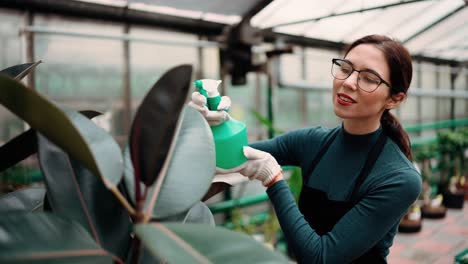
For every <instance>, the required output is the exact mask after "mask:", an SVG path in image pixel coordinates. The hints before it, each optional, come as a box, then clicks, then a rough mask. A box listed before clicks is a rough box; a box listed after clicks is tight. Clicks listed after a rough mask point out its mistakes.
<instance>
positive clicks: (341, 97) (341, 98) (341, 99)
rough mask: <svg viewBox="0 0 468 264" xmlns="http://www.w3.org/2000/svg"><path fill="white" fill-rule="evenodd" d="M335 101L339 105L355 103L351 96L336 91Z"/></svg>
mask: <svg viewBox="0 0 468 264" xmlns="http://www.w3.org/2000/svg"><path fill="white" fill-rule="evenodd" d="M336 101H337V102H338V103H339V104H341V105H352V104H354V103H356V101H355V100H354V99H353V98H351V97H350V96H348V95H346V94H343V93H338V94H337V95H336Z"/></svg>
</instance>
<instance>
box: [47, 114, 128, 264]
mask: <svg viewBox="0 0 468 264" xmlns="http://www.w3.org/2000/svg"><path fill="white" fill-rule="evenodd" d="M75 125H76V126H78V127H79V126H80V125H81V122H77V123H75ZM38 143H39V144H38V145H39V162H40V165H41V169H42V171H43V174H44V181H45V184H46V186H47V198H48V201H49V205H50V208H51V210H52V211H53V212H54V213H56V214H58V215H61V216H63V217H66V218H68V219H71V220H73V221H76V222H77V223H79V224H81V225H82V226H83V227H84V228H85V229H86V230H87V231H88V232H89V233H90V234H91V235H92V236H93V237H94V239H95V240H96V241H97V242H98V244H99V245H101V246H102V247H103V248H105V249H106V250H108V251H110V252H112V253H114V254H115V255H118V256H120V257H121V258H125V257H126V255H127V252H128V248H129V243H130V232H131V226H130V216H129V215H128V213H127V211H126V210H125V208H123V206H122V205H121V203H120V202H119V201H118V200H117V198H116V197H115V196H114V195H113V194H112V193H111V192H110V191H109V190H108V189H107V188H106V187H105V186H104V184H103V183H102V181H101V179H99V177H96V176H95V175H94V174H93V173H91V172H90V171H89V170H88V169H86V168H85V167H83V166H82V165H81V164H80V163H79V162H77V161H75V160H73V159H71V158H70V157H69V156H68V155H67V154H66V153H64V152H63V151H62V150H61V149H59V148H58V147H57V146H55V145H54V144H52V143H50V142H49V141H48V140H47V139H45V138H44V137H43V136H41V135H39V136H38ZM101 147H102V148H103V149H102V151H105V146H104V145H103V146H101Z"/></svg>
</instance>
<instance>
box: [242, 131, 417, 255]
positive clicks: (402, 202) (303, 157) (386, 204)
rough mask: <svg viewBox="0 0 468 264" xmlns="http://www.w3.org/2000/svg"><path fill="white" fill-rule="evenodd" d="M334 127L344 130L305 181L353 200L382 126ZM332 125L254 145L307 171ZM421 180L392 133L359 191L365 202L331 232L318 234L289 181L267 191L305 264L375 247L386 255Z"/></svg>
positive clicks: (332, 197) (333, 196) (341, 198)
mask: <svg viewBox="0 0 468 264" xmlns="http://www.w3.org/2000/svg"><path fill="white" fill-rule="evenodd" d="M334 129H339V130H340V131H339V133H338V135H337V137H336V138H335V139H334V141H333V143H332V144H331V145H330V148H329V149H328V151H327V152H326V153H325V154H324V155H323V157H322V159H321V161H320V162H319V163H318V164H317V166H316V168H315V170H314V171H313V173H312V175H310V177H309V180H308V182H304V183H303V184H305V185H307V186H309V187H311V188H315V189H319V190H321V191H323V192H325V193H327V195H328V199H330V200H335V201H348V199H349V196H350V195H351V192H352V187H353V186H354V184H353V183H354V181H355V180H356V179H357V177H358V175H359V173H360V171H361V169H362V167H363V165H364V162H365V160H366V158H367V153H368V152H369V150H370V148H371V147H372V146H373V143H375V142H376V140H377V138H378V135H379V133H380V132H381V129H382V128H379V130H377V131H375V132H373V133H370V134H367V135H351V134H349V133H347V132H346V131H345V130H344V129H343V128H342V127H337V128H334ZM332 130H333V129H329V128H324V127H314V128H306V129H300V130H296V131H292V132H289V133H286V134H284V135H281V136H279V137H276V138H274V139H271V140H267V141H261V142H256V143H254V144H251V146H252V147H254V148H256V149H260V150H263V151H266V152H269V153H270V154H271V155H272V156H273V157H274V158H275V159H276V160H277V161H278V163H279V164H280V165H282V166H284V165H291V166H299V167H301V169H302V172H305V171H308V169H307V168H308V167H310V165H311V163H312V160H313V159H314V157H315V155H316V154H317V152H318V151H319V150H320V148H321V147H322V145H323V144H324V143H325V142H326V139H328V137H329V136H330V135H331V132H332ZM303 178H304V175H303ZM421 185H422V184H421V176H420V175H419V173H418V172H417V171H416V170H415V168H414V166H413V165H412V163H411V162H410V161H409V160H408V159H407V158H406V157H405V156H404V154H403V153H402V152H401V151H400V149H399V148H398V146H397V145H396V144H395V142H393V141H392V140H391V139H390V138H389V139H388V140H387V143H386V144H385V146H384V148H383V150H382V153H381V154H380V156H379V158H378V159H377V161H376V163H375V165H374V167H373V169H372V170H371V172H370V174H369V175H368V177H367V178H366V180H365V181H364V182H363V184H362V185H361V187H360V189H359V191H358V195H359V197H360V198H361V199H360V201H359V202H358V203H357V204H356V205H355V206H354V207H353V208H352V209H351V210H350V211H348V212H347V213H346V214H345V215H344V216H343V217H342V218H341V219H340V220H339V221H338V222H337V223H336V225H335V226H334V228H333V229H332V230H331V231H330V232H329V233H327V234H324V235H322V236H320V235H318V234H317V233H316V232H315V230H314V229H313V228H312V227H311V226H310V225H309V224H308V223H307V221H306V220H305V218H304V216H303V215H302V213H301V212H300V211H299V208H298V207H297V204H296V202H295V200H294V198H293V196H292V194H291V192H290V190H289V187H288V185H287V184H286V182H285V181H278V182H277V183H275V184H274V185H273V186H271V187H269V188H268V189H267V194H268V196H269V198H270V200H271V202H272V203H273V206H274V208H275V211H276V214H277V217H278V220H279V222H280V225H281V229H282V231H283V233H284V235H285V237H286V239H287V241H288V243H290V244H291V246H292V248H293V251H294V254H295V255H296V256H297V257H298V259H301V260H302V262H303V263H348V262H351V261H352V260H353V259H356V258H357V257H359V256H361V255H362V254H364V253H365V252H366V251H368V250H369V249H370V248H372V247H374V246H375V247H377V249H378V250H379V252H381V255H382V256H384V257H386V256H387V255H388V253H389V248H390V247H391V245H392V243H393V238H394V236H395V234H396V232H397V228H398V224H399V221H400V219H401V217H402V216H403V215H404V214H405V212H406V211H407V210H408V208H409V206H410V205H411V204H412V203H413V202H414V201H415V200H416V199H417V197H418V196H419V193H420V192H421ZM306 203H307V201H306Z"/></svg>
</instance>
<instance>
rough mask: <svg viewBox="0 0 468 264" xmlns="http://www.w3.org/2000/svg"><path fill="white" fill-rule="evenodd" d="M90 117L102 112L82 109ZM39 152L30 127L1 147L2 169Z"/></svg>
mask: <svg viewBox="0 0 468 264" xmlns="http://www.w3.org/2000/svg"><path fill="white" fill-rule="evenodd" d="M80 113H81V114H83V115H85V116H86V117H88V118H93V117H95V116H98V115H100V114H101V113H99V112H97V111H93V110H84V111H80ZM36 152H37V137H36V131H35V130H34V129H28V130H27V131H25V132H23V133H21V134H20V135H18V136H16V137H15V138H13V139H11V140H10V141H8V142H7V143H5V144H3V145H2V146H1V147H0V171H3V170H5V169H8V168H9V167H11V166H13V165H15V164H16V163H18V162H20V161H22V160H24V159H25V158H27V157H29V156H31V155H32V154H35V153H36Z"/></svg>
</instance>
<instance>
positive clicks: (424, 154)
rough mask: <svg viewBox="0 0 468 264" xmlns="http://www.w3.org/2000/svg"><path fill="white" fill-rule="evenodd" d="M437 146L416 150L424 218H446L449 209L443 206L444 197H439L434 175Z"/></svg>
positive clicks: (429, 145) (430, 145)
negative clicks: (432, 162) (421, 183)
mask: <svg viewBox="0 0 468 264" xmlns="http://www.w3.org/2000/svg"><path fill="white" fill-rule="evenodd" d="M436 151H437V149H436V146H435V145H434V144H425V145H422V146H419V147H417V148H415V149H414V157H415V165H416V166H417V167H418V168H420V169H419V171H420V173H421V177H422V182H423V185H422V192H421V196H420V203H421V216H422V217H423V218H444V217H445V215H446V212H447V208H446V207H445V206H444V205H443V203H442V201H443V196H442V195H437V191H436V190H435V189H436V184H435V182H436V179H435V178H434V175H433V173H432V171H433V170H432V166H431V161H432V160H433V159H434V158H435V157H436Z"/></svg>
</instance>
